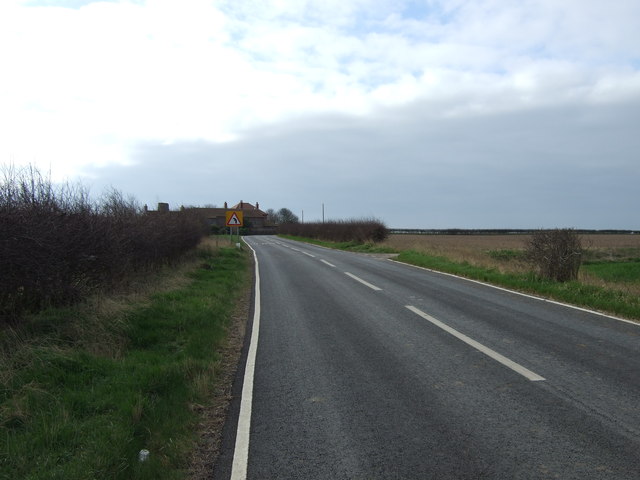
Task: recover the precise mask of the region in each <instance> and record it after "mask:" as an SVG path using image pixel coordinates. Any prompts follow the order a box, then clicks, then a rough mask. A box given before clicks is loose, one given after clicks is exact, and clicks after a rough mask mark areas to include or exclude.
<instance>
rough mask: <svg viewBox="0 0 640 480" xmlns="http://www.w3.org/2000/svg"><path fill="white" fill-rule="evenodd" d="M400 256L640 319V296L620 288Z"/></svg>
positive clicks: (435, 258)
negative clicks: (557, 280)
mask: <svg viewBox="0 0 640 480" xmlns="http://www.w3.org/2000/svg"><path fill="white" fill-rule="evenodd" d="M397 260H398V261H400V262H404V263H409V264H411V265H416V266H419V267H425V268H430V269H433V270H438V271H441V272H446V273H452V274H454V275H459V276H461V277H466V278H471V279H473V280H480V281H482V282H487V283H491V284H493V285H499V286H502V287H506V288H510V289H512V290H517V291H520V292H526V293H531V294H534V295H539V296H543V297H545V298H550V299H553V300H557V301H560V302H565V303H570V304H572V305H577V306H581V307H586V308H590V309H593V310H597V311H600V312H604V313H609V314H613V315H619V316H622V317H626V318H631V319H636V320H639V319H640V298H639V297H638V296H637V295H634V294H630V293H626V292H623V291H620V290H613V289H608V288H603V287H598V286H594V285H585V284H583V283H580V282H577V281H574V282H564V283H560V282H553V281H548V280H541V279H540V278H538V277H536V276H535V275H534V274H533V273H502V272H499V271H497V270H495V269H488V268H482V267H476V266H473V265H471V264H469V263H467V262H463V263H458V262H452V261H451V260H448V259H447V258H445V257H439V256H431V255H428V254H425V253H421V252H415V251H412V250H406V251H403V252H401V253H400V254H399V255H398V258H397Z"/></svg>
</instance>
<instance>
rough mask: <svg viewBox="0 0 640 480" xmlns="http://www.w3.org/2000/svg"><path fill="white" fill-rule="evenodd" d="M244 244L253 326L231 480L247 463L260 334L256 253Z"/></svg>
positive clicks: (239, 477) (237, 479)
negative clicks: (251, 278)
mask: <svg viewBox="0 0 640 480" xmlns="http://www.w3.org/2000/svg"><path fill="white" fill-rule="evenodd" d="M245 244H246V245H247V246H248V247H249V248H250V249H251V251H252V252H253V259H254V262H255V277H256V283H255V296H254V310H253V326H252V329H251V340H250V343H249V351H248V353H247V364H246V367H245V371H244V380H243V383H242V397H241V399H240V413H239V414H238V428H237V430H236V443H235V447H234V449H233V464H232V466H231V480H245V479H246V478H247V465H248V463H249V436H250V433H251V432H250V430H251V409H252V405H253V378H254V373H255V367H256V352H257V350H258V335H259V333H260V268H259V265H258V256H257V254H256V251H255V250H254V249H253V247H252V246H251V245H249V244H248V243H247V242H245Z"/></svg>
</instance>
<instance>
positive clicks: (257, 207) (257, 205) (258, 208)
mask: <svg viewBox="0 0 640 480" xmlns="http://www.w3.org/2000/svg"><path fill="white" fill-rule="evenodd" d="M256 210H260V204H259V203H258V202H256Z"/></svg>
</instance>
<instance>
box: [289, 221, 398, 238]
mask: <svg viewBox="0 0 640 480" xmlns="http://www.w3.org/2000/svg"><path fill="white" fill-rule="evenodd" d="M278 232H279V233H284V234H286V235H296V236H300V237H307V238H315V239H318V240H327V241H331V242H357V243H367V242H382V241H384V240H385V239H386V238H387V236H388V235H389V231H388V229H387V227H386V226H385V224H384V223H382V222H381V221H380V220H376V219H361V220H356V219H354V220H330V221H327V222H313V223H284V224H281V225H279V226H278Z"/></svg>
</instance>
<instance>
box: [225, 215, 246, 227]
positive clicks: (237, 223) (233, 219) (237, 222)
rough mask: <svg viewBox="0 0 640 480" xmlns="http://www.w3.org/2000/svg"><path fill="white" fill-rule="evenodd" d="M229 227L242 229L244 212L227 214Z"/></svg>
mask: <svg viewBox="0 0 640 480" xmlns="http://www.w3.org/2000/svg"><path fill="white" fill-rule="evenodd" d="M226 217H227V227H242V226H243V222H242V220H243V218H242V217H243V215H242V212H234V211H230V212H227V215H226Z"/></svg>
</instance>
